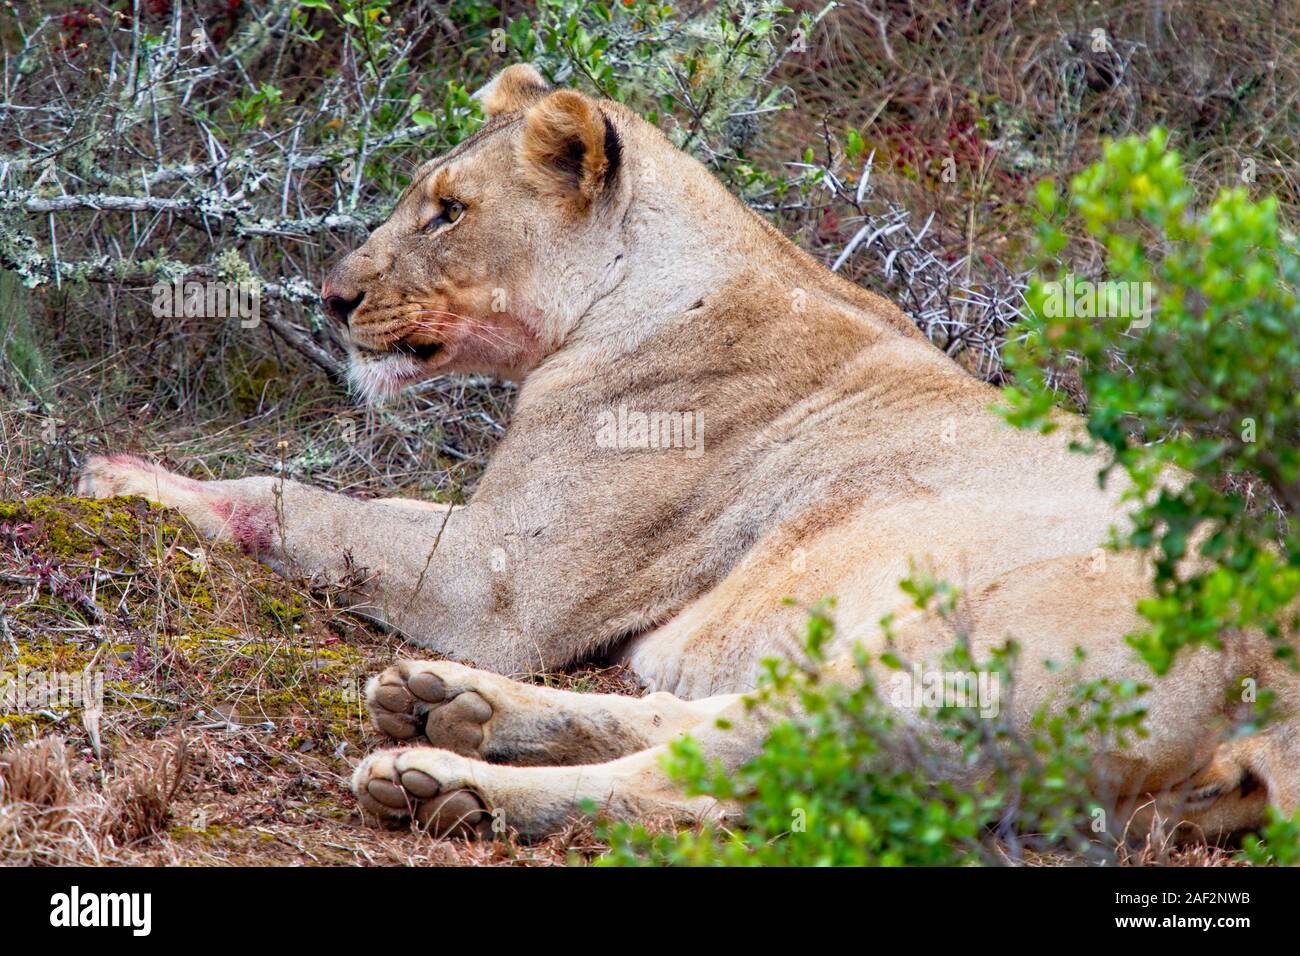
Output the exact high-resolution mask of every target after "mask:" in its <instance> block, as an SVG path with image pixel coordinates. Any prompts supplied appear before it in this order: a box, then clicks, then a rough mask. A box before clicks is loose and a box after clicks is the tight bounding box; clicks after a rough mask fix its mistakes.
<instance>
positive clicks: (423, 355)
mask: <svg viewBox="0 0 1300 956" xmlns="http://www.w3.org/2000/svg"><path fill="white" fill-rule="evenodd" d="M357 348H358V349H359V350H360V351H361V353H362V354H363V355H365V356H367V357H369V358H383V357H384V356H386V355H392V354H394V353H396V354H398V355H409V356H411V357H412V358H416V359H419V360H420V361H428V360H429V359H431V358H433V357H434V356H435V355H437V354H438V353H439V352H441V351H442V343H441V342H411V341H409V340H407V339H399V340H398V341H396V342H394V343H393V344H392V345H390V346H389V347H388V348H386V349H377V348H372V347H371V346H368V345H361V344H360V343H358V345H357Z"/></svg>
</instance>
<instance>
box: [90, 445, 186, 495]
mask: <svg viewBox="0 0 1300 956" xmlns="http://www.w3.org/2000/svg"><path fill="white" fill-rule="evenodd" d="M189 480H190V479H187V478H182V477H181V476H180V475H175V474H172V473H171V472H170V471H168V470H167V469H166V468H163V467H161V466H159V465H155V464H154V463H153V462H150V461H146V460H145V459H143V458H139V457H137V456H136V455H125V454H118V455H92V456H91V457H90V458H89V459H88V460H87V461H86V466H85V467H84V468H83V469H82V471H81V475H80V477H79V478H78V479H77V494H78V495H80V496H81V497H83V498H115V497H117V496H118V495H138V496H139V497H141V498H147V499H149V500H150V501H154V502H157V503H159V504H166V503H167V502H166V501H165V500H164V498H165V491H166V488H167V487H168V486H169V485H170V484H172V483H174V482H178V481H179V482H186V481H189Z"/></svg>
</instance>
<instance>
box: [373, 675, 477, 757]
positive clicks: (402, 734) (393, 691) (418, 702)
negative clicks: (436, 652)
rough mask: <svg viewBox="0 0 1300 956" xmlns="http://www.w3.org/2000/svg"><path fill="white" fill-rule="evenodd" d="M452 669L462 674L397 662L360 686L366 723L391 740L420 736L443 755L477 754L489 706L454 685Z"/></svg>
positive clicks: (470, 755) (470, 692) (474, 694)
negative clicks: (367, 716)
mask: <svg viewBox="0 0 1300 956" xmlns="http://www.w3.org/2000/svg"><path fill="white" fill-rule="evenodd" d="M458 669H459V670H461V671H464V670H467V668H459V667H458V665H455V664H443V663H442V662H439V661H401V662H399V663H397V664H394V665H393V666H392V667H390V668H388V669H387V670H385V671H384V672H383V673H382V674H380V675H379V676H378V677H374V678H371V680H370V683H369V684H367V685H366V706H367V707H368V709H369V710H370V720H371V722H372V723H373V724H374V725H375V728H376V729H377V730H379V732H380V733H383V734H386V735H387V736H389V737H392V738H393V739H394V740H413V739H416V738H419V737H423V738H424V739H425V740H427V741H428V742H429V743H430V744H431V745H433V746H434V747H440V748H442V749H443V750H450V751H452V752H453V753H458V754H464V755H465V756H469V757H476V756H480V755H482V753H483V745H484V741H485V739H486V736H487V722H488V720H489V719H490V718H491V717H492V707H491V705H490V704H489V703H488V702H487V701H486V700H484V699H483V698H482V697H481V696H480V695H479V694H476V693H475V692H474V691H472V690H466V689H464V688H463V687H459V686H457V684H456V681H455V675H456V671H457V670H458ZM440 670H441V671H445V674H442V673H439V671H440Z"/></svg>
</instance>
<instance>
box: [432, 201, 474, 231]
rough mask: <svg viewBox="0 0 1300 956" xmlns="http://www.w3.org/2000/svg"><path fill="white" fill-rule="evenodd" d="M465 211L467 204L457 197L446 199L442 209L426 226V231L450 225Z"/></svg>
mask: <svg viewBox="0 0 1300 956" xmlns="http://www.w3.org/2000/svg"><path fill="white" fill-rule="evenodd" d="M464 211H465V204H464V203H463V202H459V201H457V200H455V199H444V200H443V201H442V211H441V212H439V213H438V215H436V216H434V217H433V218H432V219H430V220H429V224H428V225H427V226H425V227H424V229H425V231H426V232H433V231H434V230H436V229H438V228H439V227H441V226H449V225H451V224H452V223H453V222H455V221H456V220H457V219H459V218H460V217H461V213H463V212H464Z"/></svg>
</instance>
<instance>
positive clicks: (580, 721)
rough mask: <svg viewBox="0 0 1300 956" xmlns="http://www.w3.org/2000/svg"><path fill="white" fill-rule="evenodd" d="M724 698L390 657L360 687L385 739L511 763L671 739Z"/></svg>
mask: <svg viewBox="0 0 1300 956" xmlns="http://www.w3.org/2000/svg"><path fill="white" fill-rule="evenodd" d="M733 700H735V698H734V697H732V696H725V697H714V698H709V699H707V700H699V701H684V700H679V699H678V698H676V697H673V696H672V695H671V694H664V693H658V694H650V695H649V696H647V697H641V698H637V697H626V696H622V695H619V694H580V693H574V692H572V691H563V690H555V689H553V688H549V687H539V686H536V685H533V684H525V683H521V682H520V681H515V680H511V679H510V678H508V677H502V676H501V675H499V674H493V673H491V672H489V671H482V670H477V669H475V668H472V667H465V666H463V665H461V664H456V663H453V662H451V661H400V662H398V663H397V664H395V665H393V666H392V667H390V668H388V669H387V670H385V671H384V672H383V673H382V674H379V675H378V676H377V677H373V678H371V680H370V682H369V684H368V685H367V687H366V704H367V706H368V707H369V709H370V717H371V721H372V722H373V723H374V725H375V727H376V729H378V730H379V731H380V732H381V733H383V734H386V735H387V736H389V737H392V738H393V739H394V740H399V741H409V742H412V743H415V742H421V743H422V742H425V741H427V742H428V743H429V744H431V745H433V746H434V747H440V748H442V749H444V750H449V751H451V752H453V753H457V754H462V755H465V756H471V757H479V758H482V759H484V760H488V761H491V762H493V763H506V764H514V765H518V766H566V765H571V764H590V763H599V762H601V761H605V760H614V759H616V758H618V757H623V756H626V755H627V754H631V753H636V752H637V751H640V750H645V749H646V748H648V747H653V746H655V745H657V744H661V743H666V742H667V741H669V740H672V739H673V738H674V737H677V736H679V735H680V734H682V733H685V732H686V731H687V730H689V729H690V728H691V727H693V726H695V725H697V724H699V723H700V722H701V721H704V720H706V719H708V718H709V717H711V716H712V715H714V714H716V713H718V712H719V711H720V710H722V709H723V708H725V707H726V706H728V705H729V704H730V703H731V702H732V701H733Z"/></svg>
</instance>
